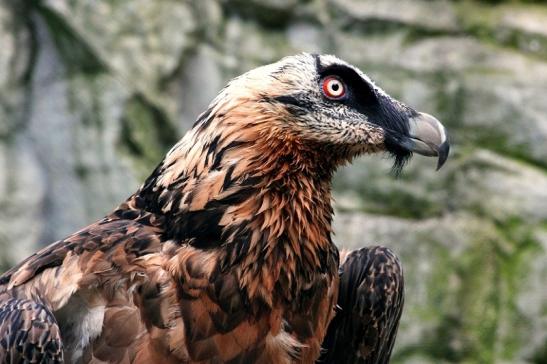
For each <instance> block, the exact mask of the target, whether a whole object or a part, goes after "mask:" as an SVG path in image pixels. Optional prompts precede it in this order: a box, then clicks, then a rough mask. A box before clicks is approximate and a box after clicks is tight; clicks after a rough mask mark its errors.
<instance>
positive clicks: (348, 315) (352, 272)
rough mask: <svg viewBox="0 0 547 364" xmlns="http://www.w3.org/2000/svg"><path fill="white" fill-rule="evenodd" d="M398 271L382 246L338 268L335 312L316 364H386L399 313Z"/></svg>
mask: <svg viewBox="0 0 547 364" xmlns="http://www.w3.org/2000/svg"><path fill="white" fill-rule="evenodd" d="M403 293H404V289H403V272H402V267H401V264H400V262H399V260H398V259H397V257H396V256H395V255H394V254H393V252H391V251H390V250H389V249H387V248H384V247H371V248H362V249H360V250H356V251H353V252H351V253H349V254H348V255H347V257H346V259H345V261H344V262H343V263H342V265H341V267H340V287H339V296H338V306H339V311H338V312H337V313H336V316H335V318H334V319H333V320H332V321H331V323H330V325H329V328H328V331H327V335H326V337H325V339H324V341H323V349H324V353H323V355H322V356H321V358H320V359H319V360H318V363H332V364H336V363H340V364H385V363H389V358H390V356H391V351H392V349H393V344H394V343H395V336H396V334H397V327H398V324H399V319H400V317H401V313H402V309H403Z"/></svg>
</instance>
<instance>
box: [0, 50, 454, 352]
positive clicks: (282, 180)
mask: <svg viewBox="0 0 547 364" xmlns="http://www.w3.org/2000/svg"><path fill="white" fill-rule="evenodd" d="M327 75H328V76H329V77H331V78H332V77H337V78H338V79H340V80H341V84H340V85H342V86H341V87H346V88H347V92H346V93H345V94H344V95H345V96H344V98H333V97H331V96H332V95H325V94H323V93H322V92H325V91H322V90H324V89H325V88H324V87H321V83H322V82H323V80H324V79H325V77H326V76H327ZM420 118H423V114H420V113H417V112H415V111H414V110H412V109H410V108H408V107H407V106H405V105H403V104H401V103H398V102H396V101H395V100H393V99H391V98H390V97H389V96H387V95H386V94H385V93H384V92H383V91H382V90H380V89H379V88H377V87H376V86H374V84H373V83H372V82H371V81H370V80H369V79H368V78H367V77H366V76H365V75H363V74H362V73H360V71H359V70H357V69H356V68H354V67H353V66H350V65H348V64H346V63H344V62H343V61H340V60H338V59H337V58H335V57H332V56H315V55H308V54H303V55H299V56H294V57H287V58H285V59H283V60H281V61H280V62H278V63H275V64H272V65H269V66H264V67H261V68H258V69H255V70H253V71H250V72H249V73H247V74H245V75H243V76H240V77H238V78H236V79H235V80H233V81H232V82H231V83H230V84H229V85H228V86H227V87H226V88H225V89H224V90H223V91H222V92H221V93H220V94H219V96H218V97H217V98H216V99H215V100H214V101H213V102H212V104H211V106H210V107H209V109H208V110H207V111H206V112H204V113H203V114H202V115H201V116H200V117H199V119H198V121H197V122H196V124H195V125H194V127H193V128H192V129H191V130H190V131H189V132H188V133H187V134H186V135H185V137H184V138H183V139H182V140H181V141H180V142H179V143H178V144H177V145H175V146H174V147H173V149H172V150H171V151H170V152H169V153H168V154H167V155H166V157H165V158H164V160H163V161H162V162H161V163H160V164H159V165H158V167H157V168H156V170H155V171H154V172H153V173H152V175H151V176H150V177H149V178H148V179H147V180H146V181H145V183H144V184H143V186H142V187H141V188H140V189H139V190H138V191H137V192H136V193H135V194H133V195H132V196H131V197H130V198H129V199H128V200H127V201H125V202H124V203H122V204H121V205H120V206H119V207H118V208H116V209H115V210H114V211H113V212H112V213H111V214H109V215H107V216H106V217H105V218H104V219H102V220H100V221H98V222H96V223H94V224H92V225H90V226H88V227H86V228H84V229H82V230H80V231H78V232H76V233H74V234H73V235H71V236H69V237H67V238H66V239H64V240H61V241H59V242H56V243H54V244H52V245H50V246H48V247H46V248H44V249H42V250H41V251H39V252H37V253H36V254H34V255H32V256H31V257H29V258H28V259H26V260H25V261H23V262H22V263H21V264H19V265H18V266H16V267H14V268H13V269H11V270H10V271H8V272H6V273H4V275H2V276H1V277H0V302H1V304H0V317H2V318H3V321H2V323H1V324H0V359H1V361H3V362H10V360H11V362H14V361H13V360H17V361H21V360H23V359H21V358H37V362H40V360H41V362H49V361H48V360H52V361H57V362H62V360H63V356H64V361H65V362H81V363H102V362H111V363H154V362H162V363H313V362H315V360H317V359H318V357H319V355H320V354H321V347H322V343H323V339H324V337H325V335H326V334H327V329H328V327H329V322H331V320H332V318H333V317H334V315H335V308H336V304H337V302H338V301H337V300H338V290H339V288H340V289H341V290H342V292H341V295H340V297H341V301H340V306H341V309H342V312H344V313H343V314H339V317H340V319H339V320H338V321H339V322H340V323H337V321H333V324H332V325H331V327H330V328H329V329H328V330H329V336H328V341H326V342H325V344H324V345H323V346H324V348H325V349H326V350H327V352H326V354H327V355H328V354H329V352H332V353H334V352H337V351H336V346H340V345H342V344H343V340H342V342H341V338H348V340H350V339H349V338H350V337H351V335H354V336H353V337H352V338H351V343H352V344H351V347H352V348H355V356H352V357H351V358H350V359H348V360H349V362H366V363H380V362H386V360H388V358H389V355H390V352H391V347H392V345H393V340H394V337H395V332H396V327H397V322H398V318H399V316H400V309H401V308H402V298H401V297H402V296H401V295H402V280H401V278H402V272H401V270H400V266H399V265H398V262H396V261H394V260H393V259H392V258H393V256H392V255H391V253H389V252H385V251H374V252H375V254H377V258H375V259H372V260H370V262H369V263H367V264H361V263H360V262H361V260H360V259H358V256H356V255H349V256H348V258H347V259H345V258H344V259H345V260H344V261H345V263H344V265H342V267H341V268H340V267H339V254H338V250H337V248H336V246H335V245H334V244H333V242H332V240H331V234H332V229H331V220H332V215H333V210H332V207H331V178H332V175H333V173H334V172H335V170H336V168H337V167H338V166H339V165H342V164H344V163H345V162H347V161H348V160H350V159H351V158H352V157H354V156H356V155H358V154H362V153H366V152H377V151H388V152H390V153H391V154H393V155H394V156H395V159H396V165H397V166H401V165H402V163H403V162H404V161H405V160H406V159H407V158H408V157H409V156H410V153H411V151H413V150H414V151H417V152H419V153H423V154H427V150H428V149H427V148H428V147H429V148H430V149H431V150H430V155H433V154H435V155H439V156H440V158H441V159H444V158H445V157H446V156H445V154H446V153H447V151H448V150H447V144H446V137H445V135H444V129H442V127H441V126H440V124H439V125H437V124H435V122H436V121H431V120H427V123H428V124H427V125H429V126H431V127H430V128H425V129H424V128H423V127H422V126H423V125H422V124H416V120H419V119H420ZM430 118H431V119H433V118H432V117H430ZM433 120H434V119H433ZM437 123H438V122H437ZM414 124H416V125H418V126H416V125H414ZM435 128H436V129H435ZM426 129H427V130H426ZM414 130H418V132H420V133H421V134H420V135H419V136H416V135H414V134H413V131H414ZM424 130H425V131H424ZM432 130H433V131H432ZM420 143H421V144H420ZM424 143H425V144H424ZM424 145H426V146H425V147H424ZM441 162H442V161H441ZM352 254H353V253H352ZM355 254H357V253H355ZM363 254H364V253H362V254H361V255H363ZM386 257H387V258H386ZM386 259H387V260H386ZM371 262H372V263H371ZM380 266H381V268H379V267H380ZM388 268H389V269H388ZM339 269H341V270H342V271H343V274H342V276H341V280H342V281H341V282H342V283H341V284H339V280H340V278H339V275H338V271H339ZM364 277H369V278H367V279H365V278H364ZM363 282H365V283H363ZM367 282H368V283H367ZM371 282H372V283H371ZM374 282H376V283H382V284H383V285H382V286H375V287H374V289H373V290H372V291H370V290H367V289H364V288H363V287H364V286H363V284H372V286H374ZM388 283H389V285H387V284H388ZM357 287H360V288H358V289H357ZM371 292H372V293H371ZM384 293H385V294H384ZM371 294H372V295H373V296H370V295H371ZM367 297H368V298H371V297H372V301H371V300H370V299H368V298H367ZM379 300H381V301H382V302H381V304H379V303H378V301H379ZM353 305H359V306H358V307H359V309H358V310H357V311H355V312H356V314H354V317H356V318H360V321H359V322H361V326H359V325H357V326H354V327H358V329H353V328H348V325H347V324H346V320H345V319H344V317H345V316H344V314H345V312H350V310H352V309H353V308H351V307H352V306H353ZM344 310H345V311H344ZM369 310H370V312H369ZM369 313H370V314H369ZM378 325H380V326H378ZM369 326H370V327H369ZM351 330H353V331H351ZM14 332H18V334H14ZM22 332H24V334H21V333H22ZM10 358H17V359H10ZM382 358H383V359H382ZM365 359H366V361H364V360H365ZM331 360H332V361H333V362H334V359H328V360H327V362H331ZM382 360H384V361H382Z"/></svg>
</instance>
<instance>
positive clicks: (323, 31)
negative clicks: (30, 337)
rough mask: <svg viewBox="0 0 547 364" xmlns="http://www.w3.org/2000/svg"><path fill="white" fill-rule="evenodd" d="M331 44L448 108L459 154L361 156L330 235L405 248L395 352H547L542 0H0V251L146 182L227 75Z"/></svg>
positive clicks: (493, 359)
mask: <svg viewBox="0 0 547 364" xmlns="http://www.w3.org/2000/svg"><path fill="white" fill-rule="evenodd" d="M300 51H309V52H317V53H334V54H337V55H338V56H340V57H341V58H343V59H346V60H347V61H350V62H352V63H354V64H356V65H358V66H360V67H361V68H362V69H363V70H364V71H365V72H367V73H368V74H369V75H371V76H372V77H373V78H374V79H375V80H377V82H378V83H379V84H380V85H381V86H382V87H383V88H385V89H386V90H387V91H388V92H389V93H391V94H392V95H394V96H396V97H397V98H400V99H401V100H404V101H405V102H407V103H408V104H410V105H413V106H414V107H416V108H417V109H419V110H423V111H426V112H429V113H432V114H434V115H436V116H438V117H439V118H440V119H441V120H442V121H443V122H444V123H445V124H446V125H447V126H448V128H449V131H450V134H451V138H452V141H453V144H454V148H453V153H452V157H451V159H450V160H449V163H448V164H447V166H446V167H445V168H443V170H442V171H440V172H434V165H433V164H434V162H433V161H431V160H429V159H427V160H426V159H423V158H420V157H417V158H415V159H414V160H413V161H412V162H411V163H410V165H409V166H408V168H407V169H406V171H405V172H404V174H403V175H402V177H401V178H399V179H394V178H393V177H392V176H390V175H389V161H387V160H385V159H382V158H381V157H366V158H362V159H360V160H358V161H356V163H355V164H354V165H353V166H351V167H348V168H345V169H343V170H342V171H340V173H339V174H338V176H337V179H336V181H335V188H336V208H337V216H336V221H335V223H336V227H335V228H336V234H337V235H336V241H337V242H338V243H339V244H340V245H341V246H346V247H350V248H355V247H359V246H362V245H372V244H383V245H387V246H389V247H391V248H392V249H394V250H395V251H396V252H397V254H399V255H400V257H401V259H402V261H403V264H404V267H405V275H406V286H407V294H406V308H405V312H404V315H403V321H402V323H401V328H400V334H399V338H398V342H397V344H396V350H395V358H394V362H397V363H439V362H465V363H545V362H547V287H546V283H545V282H546V281H547V253H546V252H547V162H546V161H547V96H546V95H547V7H546V6H543V5H536V4H529V3H518V2H507V3H502V4H499V5H495V6H493V5H489V4H487V3H477V2H471V1H466V2H449V1H408V0H406V1H392V0H384V1H381V2H379V1H375V0H370V1H369V0H361V1H358V0H303V1H297V0H283V1H275V0H268V1H259V0H249V1H244V0H225V1H220V2H214V1H209V0H205V1H175V0H162V1H147V0H134V1H127V2H126V1H114V2H106V1H84V0H78V1H66V0H45V1H36V2H21V1H15V0H6V1H4V2H1V3H0V265H1V266H3V267H4V268H5V267H7V266H9V265H10V264H13V263H14V262H15V261H18V260H20V259H21V258H23V257H24V256H26V255H27V254H29V253H30V252H32V251H33V250H35V249H36V248H37V247H38V246H39V245H40V244H45V243H48V242H51V241H53V240H55V239H58V238H61V237H63V236H65V235H66V234H68V233H70V232H72V231H74V230H75V229H78V228H80V227H83V226H85V225H87V224H88V223H89V222H91V221H93V220H94V219H97V218H99V217H100V216H102V215H103V214H105V213H106V212H108V211H109V210H110V209H111V208H112V207H113V206H115V205H116V204H117V203H118V202H120V201H121V200H123V199H124V198H125V197H126V196H128V195H129V194H130V193H131V192H133V191H134V190H135V189H136V188H137V187H138V186H139V183H141V182H142V180H143V179H144V177H145V176H146V175H147V173H149V172H150V171H151V170H152V168H153V167H154V166H155V164H156V163H158V162H159V160H160V159H161V156H162V155H163V153H164V152H166V150H167V149H168V148H169V147H170V145H172V144H173V143H174V142H175V141H176V140H177V139H178V138H179V137H180V136H181V135H182V134H183V133H184V131H185V130H186V129H188V127H189V126H190V125H191V124H192V122H193V120H194V119H195V117H196V116H197V114H198V113H199V112H200V111H202V110H203V109H204V108H205V106H206V105H207V104H208V102H209V101H210V100H211V99H212V98H213V96H214V95H215V94H216V92H217V91H218V90H219V89H220V88H221V87H222V86H223V85H224V83H225V82H226V81H227V80H228V79H230V78H232V77H233V76H235V75H238V74H240V73H242V72H244V71H246V70H248V69H250V68H252V67H255V66H258V65H261V64H264V63H269V62H272V61H275V60H277V59H279V58H281V57H282V56H284V55H288V54H293V53H296V52H300Z"/></svg>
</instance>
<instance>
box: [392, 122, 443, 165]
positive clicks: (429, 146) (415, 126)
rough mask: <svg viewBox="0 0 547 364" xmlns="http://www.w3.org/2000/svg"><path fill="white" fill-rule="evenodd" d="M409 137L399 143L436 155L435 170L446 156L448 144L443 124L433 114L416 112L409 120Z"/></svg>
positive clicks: (425, 153) (420, 152)
mask: <svg viewBox="0 0 547 364" xmlns="http://www.w3.org/2000/svg"><path fill="white" fill-rule="evenodd" d="M408 122H409V137H408V138H405V140H404V141H403V142H402V143H401V146H402V147H403V148H405V149H406V150H408V151H410V152H413V153H418V154H421V155H425V156H429V157H438V158H439V159H438V162H437V170H439V169H440V168H441V167H442V166H443V164H444V163H445V162H446V159H447V158H448V152H449V150H450V145H449V143H448V139H447V138H446V131H445V129H444V126H443V124H441V123H440V122H439V120H437V119H436V118H434V117H433V116H431V115H429V114H426V113H418V114H417V115H415V116H413V117H411V118H410V119H409V120H408Z"/></svg>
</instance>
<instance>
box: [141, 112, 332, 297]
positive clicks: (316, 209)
mask: <svg viewBox="0 0 547 364" xmlns="http://www.w3.org/2000/svg"><path fill="white" fill-rule="evenodd" d="M257 105H258V106H257ZM235 110H237V112H236V111H234V110H232V111H231V112H229V113H225V112H222V110H215V109H214V108H213V109H211V110H209V111H208V112H206V113H204V114H203V115H202V116H201V117H200V119H199V120H198V122H197V123H196V125H195V126H194V128H193V129H192V130H191V131H190V132H189V133H188V134H187V135H186V136H185V137H184V138H183V139H182V140H181V141H180V142H179V143H178V144H177V145H176V146H175V147H174V148H173V149H172V150H171V151H170V152H169V153H168V155H167V156H166V158H165V159H164V161H163V162H162V164H160V166H159V167H158V168H157V169H156V171H155V172H154V173H153V174H152V176H151V177H149V179H148V180H147V181H146V183H145V184H144V185H143V187H142V188H141V189H140V190H139V191H138V192H137V194H136V196H135V198H136V199H137V201H138V202H139V203H138V204H137V205H140V206H138V207H139V208H142V209H146V210H148V211H150V212H152V213H154V214H159V215H161V216H162V217H163V218H164V221H165V226H164V229H165V239H171V240H174V241H178V242H181V243H182V242H185V243H189V244H191V245H193V246H196V247H199V248H203V249H211V248H219V249H220V251H221V255H220V256H221V260H220V262H219V264H220V267H219V268H220V269H221V270H229V269H235V272H236V274H238V275H239V278H240V282H242V284H243V286H245V288H246V289H247V291H248V294H249V297H254V296H256V295H259V296H262V297H263V298H264V297H265V296H266V295H268V294H269V295H270V296H268V297H271V294H272V292H273V291H274V290H276V289H277V286H280V287H285V289H286V290H287V291H286V292H284V296H286V297H287V298H290V296H291V295H292V293H291V292H298V291H299V289H298V286H299V285H305V284H306V282H309V281H310V280H311V279H313V278H314V277H312V275H313V274H320V273H321V272H323V273H324V272H326V271H327V270H329V271H330V272H329V273H331V274H334V273H335V272H333V270H336V269H337V263H336V260H337V254H336V248H335V247H334V245H333V244H332V241H331V237H330V235H331V219H332V207H331V186H330V183H331V182H330V181H331V177H332V174H333V172H334V162H333V161H329V160H325V159H324V157H322V156H324V155H325V153H322V151H321V149H320V148H319V147H318V146H313V145H309V144H305V143H303V142H301V141H300V140H299V139H298V138H297V137H295V136H292V135H291V134H290V133H288V132H287V131H286V130H285V128H286V127H285V126H284V125H283V123H284V121H283V118H279V116H278V115H280V112H279V111H277V112H276V113H268V112H266V111H265V110H261V109H260V104H259V103H256V102H253V103H248V104H245V103H244V102H243V103H242V104H240V105H238V107H237V109H235ZM273 114H276V115H277V117H276V118H275V119H274V118H272V116H271V115H273ZM281 115H282V114H281ZM278 283H279V284H278ZM265 300H266V301H269V299H265Z"/></svg>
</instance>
